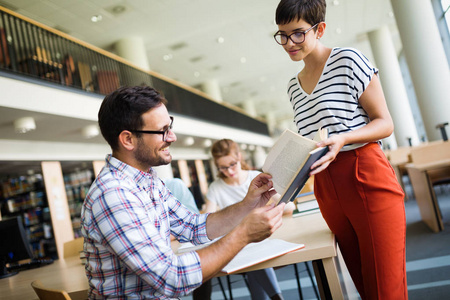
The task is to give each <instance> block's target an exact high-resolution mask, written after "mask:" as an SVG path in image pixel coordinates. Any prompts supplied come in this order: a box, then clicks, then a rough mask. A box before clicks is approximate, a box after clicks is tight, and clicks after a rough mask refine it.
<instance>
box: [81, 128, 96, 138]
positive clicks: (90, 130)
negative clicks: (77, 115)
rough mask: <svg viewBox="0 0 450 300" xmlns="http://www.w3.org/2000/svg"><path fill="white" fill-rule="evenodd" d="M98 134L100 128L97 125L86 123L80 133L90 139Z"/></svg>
mask: <svg viewBox="0 0 450 300" xmlns="http://www.w3.org/2000/svg"><path fill="white" fill-rule="evenodd" d="M99 134H100V130H99V129H98V127H97V125H87V126H85V127H83V128H82V129H81V135H82V136H83V137H84V138H85V139H91V138H93V137H96V136H97V135H99Z"/></svg>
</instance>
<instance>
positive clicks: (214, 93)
mask: <svg viewBox="0 0 450 300" xmlns="http://www.w3.org/2000/svg"><path fill="white" fill-rule="evenodd" d="M200 89H201V90H202V91H203V92H204V93H206V94H208V95H209V96H210V97H211V98H213V99H214V100H216V101H217V102H222V101H223V99H222V93H221V91H220V85H219V82H218V81H217V79H208V80H206V81H204V82H202V83H201V85H200Z"/></svg>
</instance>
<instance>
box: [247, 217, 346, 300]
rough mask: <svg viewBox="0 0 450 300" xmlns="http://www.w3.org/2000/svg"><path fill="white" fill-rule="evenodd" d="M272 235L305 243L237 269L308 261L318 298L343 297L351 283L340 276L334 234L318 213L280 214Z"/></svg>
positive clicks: (342, 267)
mask: <svg viewBox="0 0 450 300" xmlns="http://www.w3.org/2000/svg"><path fill="white" fill-rule="evenodd" d="M272 238H278V239H283V240H285V241H288V242H292V243H299V244H305V248H303V249H301V250H298V251H295V252H291V253H287V254H285V255H283V256H280V257H277V258H274V259H271V260H269V261H266V262H263V263H260V264H257V265H254V266H252V267H249V268H246V269H243V270H241V271H239V273H241V272H242V273H244V272H248V271H253V270H259V269H265V268H272V267H280V266H286V265H291V264H296V263H299V262H305V261H312V263H313V267H314V272H315V275H316V280H317V283H318V287H319V291H320V297H321V299H335V300H337V299H344V295H346V298H347V292H348V290H354V286H353V287H352V286H351V285H352V284H353V283H352V282H348V281H346V280H344V279H345V278H344V275H345V274H343V273H342V272H341V270H342V269H344V270H346V268H345V266H342V265H341V263H340V261H339V259H338V252H337V245H336V240H335V237H334V234H333V233H332V232H331V231H330V229H329V228H328V226H327V224H326V223H325V221H324V219H323V218H322V215H321V214H320V213H315V214H311V215H305V216H301V217H298V218H292V217H285V218H283V225H282V226H281V228H280V229H278V230H277V231H276V232H275V233H274V234H273V235H272Z"/></svg>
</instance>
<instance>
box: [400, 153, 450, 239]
mask: <svg viewBox="0 0 450 300" xmlns="http://www.w3.org/2000/svg"><path fill="white" fill-rule="evenodd" d="M406 169H407V170H408V174H409V178H410V180H411V185H412V187H413V190H414V194H415V196H416V201H417V205H418V206H419V210H420V216H421V217H422V220H423V221H424V222H425V224H426V225H427V226H428V227H429V228H430V229H431V230H432V231H434V232H439V231H442V230H444V223H443V222H442V215H441V209H440V208H439V203H438V201H437V198H436V194H435V192H434V189H433V180H434V179H437V178H443V177H447V178H448V177H450V159H441V160H436V161H433V162H429V163H423V164H407V165H406Z"/></svg>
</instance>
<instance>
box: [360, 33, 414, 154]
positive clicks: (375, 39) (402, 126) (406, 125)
mask: <svg viewBox="0 0 450 300" xmlns="http://www.w3.org/2000/svg"><path fill="white" fill-rule="evenodd" d="M368 36H369V41H370V46H371V48H372V53H373V55H374V57H375V61H376V65H377V67H378V69H379V71H380V73H379V79H380V81H381V85H382V86H383V91H384V96H385V98H386V103H387V105H388V108H389V111H390V113H391V116H392V119H393V121H394V132H395V137H396V138H397V139H398V140H397V144H398V145H400V146H408V145H409V143H408V138H411V142H412V144H413V145H418V144H419V143H420V141H419V135H418V134H417V130H416V125H415V123H414V118H413V114H412V111H411V106H410V104H409V101H408V95H407V92H406V88H405V84H404V82H403V78H402V72H401V70H400V64H399V62H398V60H397V54H396V52H395V47H394V43H393V42H392V39H391V34H390V31H389V28H388V27H387V26H386V25H385V26H383V27H381V28H379V29H377V30H374V31H371V32H369V34H368Z"/></svg>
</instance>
